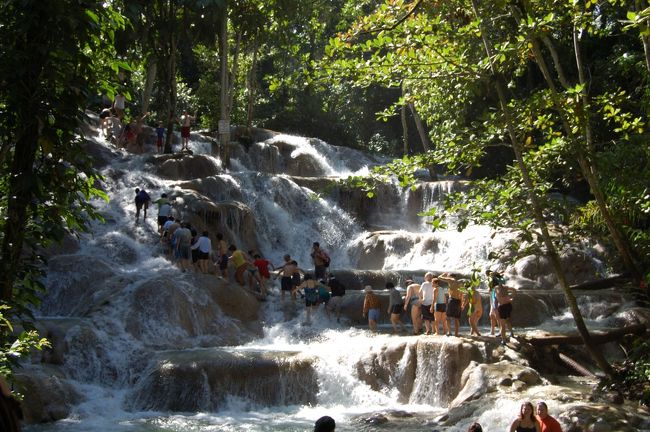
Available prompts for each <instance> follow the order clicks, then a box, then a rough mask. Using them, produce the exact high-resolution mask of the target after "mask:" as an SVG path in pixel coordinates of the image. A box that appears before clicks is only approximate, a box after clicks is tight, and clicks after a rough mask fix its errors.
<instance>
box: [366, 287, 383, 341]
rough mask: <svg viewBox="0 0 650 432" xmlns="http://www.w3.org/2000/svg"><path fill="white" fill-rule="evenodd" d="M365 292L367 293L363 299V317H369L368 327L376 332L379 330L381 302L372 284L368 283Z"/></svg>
mask: <svg viewBox="0 0 650 432" xmlns="http://www.w3.org/2000/svg"><path fill="white" fill-rule="evenodd" d="M363 292H364V293H365V298H364V299H363V317H364V318H365V317H368V327H369V328H370V330H371V331H373V332H374V331H377V322H378V321H379V311H380V309H381V303H380V301H379V297H378V296H377V295H376V294H375V293H374V291H373V290H372V287H371V286H370V285H366V286H365V288H364V289H363Z"/></svg>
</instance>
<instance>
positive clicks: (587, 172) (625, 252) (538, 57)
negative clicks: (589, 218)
mask: <svg viewBox="0 0 650 432" xmlns="http://www.w3.org/2000/svg"><path fill="white" fill-rule="evenodd" d="M574 33H575V32H574ZM530 42H531V47H532V51H533V56H534V57H535V61H536V63H537V65H538V66H539V68H540V70H541V72H542V75H543V76H544V79H545V81H546V83H547V85H548V87H549V89H550V91H551V99H552V102H553V105H554V106H555V109H556V111H557V112H558V114H559V115H560V118H561V119H562V125H563V127H564V131H565V133H566V135H567V138H569V140H570V141H571V142H573V143H575V145H574V146H573V149H574V151H575V155H576V159H577V160H578V165H579V166H580V170H581V172H582V175H583V176H584V177H585V179H586V180H587V183H588V184H589V188H590V189H591V193H592V194H593V195H594V199H595V200H596V205H597V206H598V210H599V211H600V214H601V215H602V217H603V220H604V221H605V225H606V226H607V229H608V230H609V233H610V235H611V238H612V241H613V242H614V245H615V246H616V249H617V250H618V253H619V254H620V256H621V259H622V260H623V263H624V265H625V267H626V269H627V271H629V272H630V273H631V274H632V277H633V278H635V280H636V281H637V282H639V281H640V280H641V277H642V276H641V272H640V271H639V269H638V267H637V266H636V264H635V262H634V259H633V258H632V253H631V251H630V246H629V244H628V242H627V239H626V238H625V236H624V235H623V234H622V232H621V230H620V228H619V227H618V225H617V224H616V222H615V221H614V218H613V217H612V214H611V212H610V210H609V207H608V206H607V201H606V200H605V196H604V194H603V192H602V189H601V187H600V184H599V182H598V176H597V175H596V173H595V171H596V167H595V165H594V164H593V163H591V162H590V160H589V158H588V157H587V155H586V153H585V149H584V148H583V147H582V146H581V145H580V143H579V139H578V137H576V136H575V134H574V133H573V132H572V128H571V126H570V125H569V121H568V119H567V118H566V116H565V114H564V110H563V109H562V106H561V103H560V96H559V94H558V91H557V87H556V86H555V83H554V82H553V79H552V77H551V73H550V70H549V68H548V66H547V64H546V61H545V60H544V56H543V55H542V50H541V49H540V47H539V43H538V41H537V39H535V38H534V37H531V38H530ZM574 49H575V55H576V65H577V69H578V76H579V80H580V84H583V85H584V84H586V83H585V78H584V72H583V67H582V61H581V58H580V46H579V43H578V40H577V36H576V35H575V34H574ZM586 91H587V90H586V86H584V88H583V90H582V106H583V119H582V122H583V124H584V135H583V139H584V140H585V142H586V145H585V147H586V150H587V151H589V149H591V148H592V132H591V125H590V122H589V116H588V111H587V110H588V101H587V94H586Z"/></svg>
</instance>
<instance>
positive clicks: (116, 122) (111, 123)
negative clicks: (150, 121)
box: [99, 89, 197, 153]
mask: <svg viewBox="0 0 650 432" xmlns="http://www.w3.org/2000/svg"><path fill="white" fill-rule="evenodd" d="M149 114H150V113H148V112H145V113H144V114H141V115H134V116H131V118H127V117H126V96H125V95H124V91H123V90H122V89H119V91H118V93H117V94H116V95H115V97H114V99H113V103H112V104H111V106H110V107H105V108H103V109H102V110H101V111H100V113H99V128H100V131H101V133H102V134H103V136H104V138H105V139H107V140H109V141H110V142H112V143H113V144H115V145H116V146H117V147H119V148H125V149H127V150H128V151H131V152H134V153H144V152H145V139H146V136H145V134H144V133H143V132H144V126H145V119H147V118H148V117H149ZM196 118H197V117H196V112H195V113H194V115H190V114H188V113H187V111H183V114H182V115H181V116H180V118H175V117H174V116H172V118H171V120H172V121H173V122H175V123H178V124H179V125H180V131H181V151H189V150H190V148H189V139H190V128H191V126H192V124H193V123H194V122H195V121H196ZM154 130H155V134H156V151H157V153H163V149H164V141H165V136H166V134H167V129H166V127H165V124H164V122H163V121H158V122H157V126H156V127H155V128H154Z"/></svg>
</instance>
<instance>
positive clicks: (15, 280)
mask: <svg viewBox="0 0 650 432" xmlns="http://www.w3.org/2000/svg"><path fill="white" fill-rule="evenodd" d="M82 3H83V7H81V5H80V4H79V2H70V1H65V0H53V1H50V2H40V1H21V2H16V1H3V2H2V5H1V7H0V23H1V25H0V56H2V58H3V59H5V60H4V61H3V62H1V63H0V82H1V83H2V86H0V88H1V90H0V172H2V176H0V242H1V245H2V250H1V253H2V259H1V261H0V274H1V276H0V288H1V290H0V302H1V303H2V304H0V312H1V313H2V316H1V317H0V346H1V348H0V353H1V354H0V371H2V372H5V371H6V370H7V368H8V362H9V361H10V360H12V359H15V357H16V356H17V355H20V354H24V353H25V352H27V351H28V350H29V347H31V346H33V347H36V348H40V347H42V346H43V341H41V340H40V339H38V337H37V336H36V335H35V334H34V333H33V332H31V331H29V328H28V327H25V328H26V329H27V331H24V332H22V333H21V334H19V335H15V334H14V331H13V330H14V326H12V325H11V324H10V322H15V321H16V320H17V319H18V318H28V317H29V316H30V313H29V310H30V309H29V307H30V305H31V304H34V303H37V302H38V293H39V291H40V290H41V289H42V285H41V283H40V282H39V280H40V278H41V275H42V269H43V267H42V264H43V258H42V256H41V252H42V250H43V248H46V247H48V246H50V245H51V244H52V243H53V242H56V241H60V240H61V239H63V237H64V236H65V235H67V233H70V232H74V231H79V230H85V229H86V228H87V227H88V222H89V221H90V220H91V219H93V218H99V215H98V214H97V212H96V211H95V209H94V207H93V206H92V205H91V203H90V200H91V199H92V198H94V197H98V196H99V197H104V198H106V195H105V194H104V193H103V192H102V191H101V190H99V189H98V188H97V180H98V177H97V176H96V174H95V173H94V172H93V169H92V166H91V163H90V161H89V160H88V158H87V156H86V155H85V153H84V152H83V149H82V148H81V143H82V139H83V138H82V137H83V134H82V128H81V126H82V124H83V123H85V122H87V119H86V115H85V107H86V106H87V104H88V101H89V100H90V99H91V98H92V97H93V95H94V94H96V93H97V83H98V82H99V83H101V82H105V81H104V80H101V79H99V78H98V72H99V71H100V70H102V68H103V67H104V65H105V64H98V62H97V58H98V57H99V58H102V56H101V55H100V56H98V57H96V55H95V53H96V52H100V53H101V52H104V50H106V49H107V46H111V44H112V39H111V35H112V32H113V29H115V28H118V27H120V26H122V25H123V21H122V19H121V17H120V16H119V15H117V14H114V13H113V12H112V11H111V9H110V8H107V7H106V6H105V5H104V4H103V2H100V1H84V2H82ZM25 325H26V326H28V323H26V324H25Z"/></svg>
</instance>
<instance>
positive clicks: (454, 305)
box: [438, 273, 464, 337]
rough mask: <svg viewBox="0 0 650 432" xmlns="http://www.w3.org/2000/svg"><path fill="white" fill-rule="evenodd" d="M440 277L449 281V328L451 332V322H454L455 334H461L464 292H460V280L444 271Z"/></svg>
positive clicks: (444, 280)
mask: <svg viewBox="0 0 650 432" xmlns="http://www.w3.org/2000/svg"><path fill="white" fill-rule="evenodd" d="M438 279H439V280H441V281H443V282H446V283H447V294H448V295H449V300H448V301H447V318H449V330H450V332H451V322H453V323H454V336H456V337H458V336H459V333H458V331H459V327H460V313H461V311H462V310H463V308H464V306H463V302H462V300H463V293H462V292H460V282H458V281H457V280H456V279H455V278H453V277H452V276H451V275H450V274H449V273H443V274H441V275H440V276H438Z"/></svg>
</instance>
